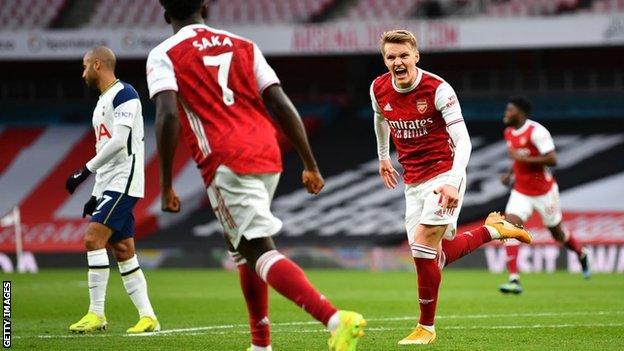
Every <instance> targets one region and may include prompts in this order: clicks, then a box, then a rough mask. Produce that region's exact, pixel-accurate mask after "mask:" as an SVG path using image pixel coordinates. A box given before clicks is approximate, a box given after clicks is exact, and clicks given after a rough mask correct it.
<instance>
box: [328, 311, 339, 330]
mask: <svg viewBox="0 0 624 351" xmlns="http://www.w3.org/2000/svg"><path fill="white" fill-rule="evenodd" d="M338 325H340V314H339V312H336V313H334V314H333V315H332V316H331V317H329V320H328V321H327V330H329V331H330V332H335V331H336V329H338Z"/></svg>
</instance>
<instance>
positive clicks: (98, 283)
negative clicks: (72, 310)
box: [87, 249, 110, 317]
mask: <svg viewBox="0 0 624 351" xmlns="http://www.w3.org/2000/svg"><path fill="white" fill-rule="evenodd" d="M87 263H88V264H89V273H88V285H89V301H90V303H89V311H90V312H93V313H95V314H97V315H98V316H100V317H102V316H104V301H105V299H106V285H107V284H108V276H109V275H110V268H109V263H108V255H107V254H106V249H99V250H94V251H87Z"/></svg>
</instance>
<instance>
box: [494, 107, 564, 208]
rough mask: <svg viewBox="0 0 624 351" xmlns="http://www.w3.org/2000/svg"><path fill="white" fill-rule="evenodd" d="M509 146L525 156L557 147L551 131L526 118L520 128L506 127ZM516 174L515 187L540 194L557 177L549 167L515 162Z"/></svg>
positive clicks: (542, 152) (520, 190) (526, 192)
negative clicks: (554, 176)
mask: <svg viewBox="0 0 624 351" xmlns="http://www.w3.org/2000/svg"><path fill="white" fill-rule="evenodd" d="M505 140H507V147H508V148H510V149H513V150H515V151H516V152H519V153H520V154H521V155H524V156H539V155H544V154H547V153H549V152H551V151H553V150H554V149H555V144H554V143H553V139H552V137H551V136H550V133H549V132H548V130H547V129H546V128H544V126H542V125H541V124H539V123H537V122H534V121H531V120H529V119H527V120H526V122H525V123H524V125H523V126H522V127H520V128H519V129H513V128H511V127H507V128H506V129H505ZM513 171H514V176H515V183H514V189H515V190H516V191H518V192H520V193H522V194H525V195H529V196H538V195H544V194H546V193H547V192H548V191H549V190H550V188H551V187H552V185H553V184H554V183H555V179H554V178H553V176H552V174H551V173H550V171H549V170H548V167H546V166H544V165H539V164H532V163H525V162H518V161H514V162H513Z"/></svg>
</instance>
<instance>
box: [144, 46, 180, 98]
mask: <svg viewBox="0 0 624 351" xmlns="http://www.w3.org/2000/svg"><path fill="white" fill-rule="evenodd" d="M146 75H147V88H148V90H149V95H150V99H151V98H153V97H154V95H156V94H158V93H160V92H161V91H166V90H173V91H178V83H177V81H176V77H175V73H174V71H173V63H172V62H171V59H169V56H167V54H166V53H165V52H162V51H160V50H157V49H154V50H152V51H151V52H150V53H149V55H148V57H147V64H146Z"/></svg>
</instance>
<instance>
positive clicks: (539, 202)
mask: <svg viewBox="0 0 624 351" xmlns="http://www.w3.org/2000/svg"><path fill="white" fill-rule="evenodd" d="M534 201H535V208H536V210H537V211H538V212H539V214H540V216H541V217H542V223H544V226H546V227H547V228H548V230H549V231H550V233H551V235H552V237H553V238H554V239H555V240H557V241H558V242H559V243H561V244H562V245H564V246H565V247H566V248H567V249H568V250H571V251H574V252H575V253H576V256H577V257H578V259H579V262H580V263H581V266H582V267H583V277H585V278H586V279H588V278H589V276H590V274H591V273H590V270H589V261H588V260H589V257H587V254H586V252H585V250H584V249H583V246H582V245H581V244H580V243H579V242H578V241H577V240H576V238H575V237H574V235H572V233H570V232H567V231H566V230H564V228H563V222H562V218H563V214H562V213H561V207H560V206H559V186H558V185H557V184H556V183H555V184H553V187H552V188H551V189H550V191H549V192H548V193H546V194H544V195H542V196H538V197H536V198H535V200H534Z"/></svg>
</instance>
